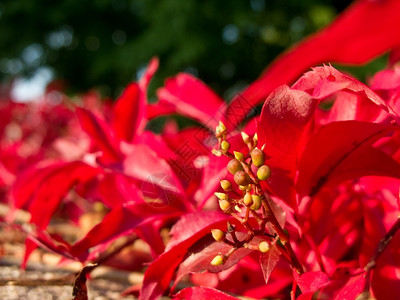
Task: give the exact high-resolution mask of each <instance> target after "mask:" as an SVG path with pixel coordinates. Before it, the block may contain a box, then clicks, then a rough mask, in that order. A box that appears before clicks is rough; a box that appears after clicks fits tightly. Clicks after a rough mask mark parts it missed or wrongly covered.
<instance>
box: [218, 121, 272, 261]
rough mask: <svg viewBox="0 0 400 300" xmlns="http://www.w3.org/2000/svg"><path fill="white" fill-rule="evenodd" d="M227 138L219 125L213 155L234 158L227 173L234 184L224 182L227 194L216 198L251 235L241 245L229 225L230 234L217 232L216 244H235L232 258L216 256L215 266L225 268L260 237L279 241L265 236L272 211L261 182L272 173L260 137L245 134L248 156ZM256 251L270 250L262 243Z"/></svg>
mask: <svg viewBox="0 0 400 300" xmlns="http://www.w3.org/2000/svg"><path fill="white" fill-rule="evenodd" d="M227 134H228V131H227V128H226V126H225V125H224V124H223V123H222V122H219V125H218V126H217V128H216V131H215V136H216V138H217V139H218V148H217V149H214V150H213V153H214V154H215V155H217V156H221V155H224V156H227V157H229V158H230V161H229V163H228V165H227V170H228V172H229V173H230V174H232V175H233V182H232V181H230V180H229V179H222V180H221V188H222V190H223V192H217V193H215V195H216V196H217V198H218V201H219V207H220V208H221V210H222V211H223V212H224V213H227V214H230V215H232V216H233V217H234V218H236V219H237V220H238V221H239V222H240V223H241V224H242V225H243V226H244V228H245V229H246V230H247V232H248V233H247V236H246V238H245V239H243V240H242V241H240V240H239V239H238V238H237V236H236V234H235V230H236V229H235V228H234V226H232V225H231V224H229V223H228V226H227V232H226V233H225V232H224V231H222V230H220V229H213V230H212V236H213V238H214V239H215V240H216V241H222V242H225V243H228V244H231V245H232V250H231V251H229V253H228V254H218V255H217V256H215V257H214V259H213V260H212V261H211V264H212V265H220V264H224V263H225V261H226V259H227V258H228V257H229V255H230V254H232V253H233V252H234V251H235V250H236V249H238V248H240V247H248V248H249V247H254V245H252V246H250V242H251V241H252V239H253V238H254V236H256V235H259V236H269V237H272V238H274V237H275V235H273V234H270V233H267V232H265V224H266V222H267V218H268V213H267V211H269V209H268V204H267V200H266V197H265V195H264V192H263V190H262V188H261V185H260V181H263V180H266V179H268V178H269V176H270V175H271V170H270V168H269V167H268V166H267V165H266V164H265V154H264V152H263V150H264V147H261V148H258V147H257V143H258V137H257V134H255V135H254V136H253V137H252V138H251V137H250V136H249V135H248V134H246V133H245V132H242V133H241V136H242V139H243V142H244V143H245V145H247V148H248V150H246V152H247V153H242V152H240V151H230V150H231V144H230V143H229V142H228V141H227ZM250 214H251V215H252V216H253V217H254V218H255V219H256V220H257V221H258V224H259V226H258V228H253V227H252V226H251V225H250V224H249V222H248V221H249V217H250ZM256 248H257V249H258V250H259V251H260V252H263V253H265V252H267V251H268V250H269V243H268V242H267V241H265V240H264V241H261V242H260V243H259V245H258V247H256Z"/></svg>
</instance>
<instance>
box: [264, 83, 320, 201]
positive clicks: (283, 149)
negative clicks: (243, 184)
mask: <svg viewBox="0 0 400 300" xmlns="http://www.w3.org/2000/svg"><path fill="white" fill-rule="evenodd" d="M316 105H317V101H316V100H313V99H311V97H310V96H309V95H308V94H307V93H305V92H303V91H297V90H292V89H290V88H289V87H287V86H282V87H280V88H278V89H276V90H275V92H274V93H273V94H271V95H270V97H269V98H268V99H267V100H266V102H265V104H264V106H263V109H262V111H261V116H260V121H259V124H258V128H257V132H258V137H259V145H264V144H265V145H266V146H265V150H264V152H265V154H266V161H265V163H266V164H267V165H269V166H270V167H271V177H270V178H269V179H268V185H269V187H270V188H271V190H272V191H273V192H274V193H275V194H276V195H277V196H279V197H280V198H282V199H284V200H285V201H288V202H289V203H288V204H289V205H291V206H292V207H293V206H294V205H295V203H294V199H293V196H294V191H293V185H294V184H293V181H294V176H295V170H296V161H297V156H298V153H299V151H300V150H301V148H302V146H303V144H304V140H305V138H306V136H307V126H308V124H309V122H310V120H311V119H312V116H313V113H314V110H315V108H316Z"/></svg>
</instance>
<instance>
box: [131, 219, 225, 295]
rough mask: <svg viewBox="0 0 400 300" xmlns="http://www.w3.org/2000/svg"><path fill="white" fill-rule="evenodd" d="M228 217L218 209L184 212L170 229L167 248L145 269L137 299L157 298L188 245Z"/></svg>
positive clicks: (171, 276)
mask: <svg viewBox="0 0 400 300" xmlns="http://www.w3.org/2000/svg"><path fill="white" fill-rule="evenodd" d="M228 220H230V219H229V218H228V217H227V216H226V215H225V214H222V213H220V212H198V213H192V214H187V215H183V216H182V217H181V219H180V220H179V221H178V222H177V223H176V224H175V225H174V227H173V228H172V230H171V234H172V238H171V240H170V242H169V243H168V245H167V248H166V251H165V252H164V253H163V254H162V255H160V256H159V257H158V258H157V259H156V260H155V261H154V262H153V263H152V264H151V265H150V266H149V268H148V269H147V270H146V272H145V276H144V280H143V288H142V290H141V292H140V298H139V299H156V298H158V297H160V296H161V295H162V294H163V293H164V291H165V290H166V289H167V288H168V286H169V284H170V282H171V280H172V278H173V275H174V272H175V269H176V268H177V267H178V265H179V264H180V262H181V261H182V259H183V258H184V256H185V255H186V253H187V251H188V249H189V247H190V246H191V245H193V244H194V243H195V242H197V241H198V240H199V239H200V238H202V237H203V236H205V235H206V234H209V233H210V230H211V228H218V227H215V226H223V224H225V225H226V222H227V221H228Z"/></svg>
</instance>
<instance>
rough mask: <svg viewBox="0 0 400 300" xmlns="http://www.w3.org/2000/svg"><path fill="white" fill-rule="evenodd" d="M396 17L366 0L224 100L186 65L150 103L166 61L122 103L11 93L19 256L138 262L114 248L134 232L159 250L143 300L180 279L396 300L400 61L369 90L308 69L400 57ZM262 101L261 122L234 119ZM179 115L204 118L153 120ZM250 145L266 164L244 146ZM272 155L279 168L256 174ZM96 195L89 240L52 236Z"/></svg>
mask: <svg viewBox="0 0 400 300" xmlns="http://www.w3.org/2000/svg"><path fill="white" fill-rule="evenodd" d="M398 11H400V7H399V2H398V1H396V0H387V1H367V0H364V1H358V2H356V3H355V4H354V5H353V6H351V7H350V8H349V9H348V10H347V11H346V12H344V14H343V15H342V16H341V17H339V18H338V19H337V20H336V21H335V22H334V23H333V24H332V25H331V26H329V27H328V28H326V29H324V30H323V31H321V32H319V33H317V34H316V35H314V36H313V37H310V38H309V39H307V40H306V41H304V42H303V43H300V44H299V45H298V46H296V47H295V48H293V49H292V50H290V51H289V52H287V53H286V54H284V55H283V56H281V58H279V59H278V60H277V61H276V62H275V63H274V64H273V65H272V66H271V67H270V68H269V69H267V70H266V71H265V73H264V74H263V75H262V76H261V77H260V79H258V80H257V81H255V82H254V83H253V84H252V85H250V87H249V88H248V89H247V90H245V91H244V93H243V94H241V95H239V96H238V97H236V98H235V99H234V100H233V101H232V102H231V103H230V104H228V105H227V104H225V103H224V101H223V100H222V99H221V98H220V97H219V96H217V95H216V94H215V93H214V92H213V91H211V90H210V89H209V88H208V87H207V86H206V85H205V84H204V83H202V82H201V81H200V80H199V79H197V78H194V77H193V76H191V75H188V74H184V73H182V74H178V75H177V76H176V77H173V78H170V79H168V80H167V81H166V83H165V86H164V87H161V88H160V89H159V90H158V92H157V95H158V102H157V103H155V104H148V103H147V87H148V84H149V82H150V80H151V78H152V76H153V75H154V73H155V72H156V70H157V68H158V60H157V59H154V60H152V61H151V62H150V64H149V66H148V69H147V71H146V72H145V74H144V76H143V77H142V78H141V79H140V80H139V81H138V82H132V83H130V84H129V85H128V86H127V88H126V89H125V90H124V92H123V93H122V95H121V96H120V97H119V98H118V99H117V100H116V102H115V103H113V104H111V103H108V102H106V103H103V102H101V100H100V98H99V97H98V96H97V95H96V94H93V93H89V94H87V95H84V96H82V101H81V102H80V103H73V104H72V102H71V101H70V100H68V98H67V97H66V96H62V97H61V98H62V101H61V102H60V103H58V104H54V103H53V102H51V97H50V95H47V97H45V100H44V101H42V102H40V103H30V104H15V103H13V102H11V101H4V102H1V103H0V112H1V114H2V118H1V120H0V145H1V148H0V188H1V193H0V197H1V198H0V200H1V201H2V202H8V203H9V205H10V206H11V207H12V208H13V210H16V209H24V210H27V211H28V212H29V213H30V214H31V220H30V223H31V225H32V226H31V227H30V229H29V230H28V229H26V227H23V228H24V229H23V230H25V231H27V232H28V233H29V238H28V239H27V241H26V253H25V260H24V263H25V262H26V261H27V260H28V258H29V255H30V254H31V252H32V251H33V249H35V247H36V246H37V245H39V246H41V247H43V248H45V249H47V250H49V251H53V252H55V253H58V254H60V255H61V256H63V257H64V258H67V259H70V260H77V261H80V262H82V263H85V264H87V263H100V264H102V263H103V264H107V263H108V264H110V265H113V266H117V267H124V268H130V269H131V270H138V269H140V270H142V267H143V266H142V265H138V264H137V263H135V262H136V261H134V257H125V258H124V260H122V261H118V259H116V255H117V252H118V251H116V252H115V253H111V254H110V253H108V252H107V250H109V249H110V248H112V247H111V246H110V245H112V244H113V243H114V242H115V241H116V240H117V239H119V238H121V237H125V238H128V239H127V241H128V242H132V241H134V240H137V239H142V240H143V241H144V242H145V243H147V244H148V245H149V247H150V251H148V252H150V253H147V254H148V256H150V254H151V258H152V261H151V263H150V264H149V265H148V267H147V269H146V271H145V274H144V280H143V285H142V287H141V290H140V299H157V298H159V297H160V296H162V295H163V294H169V295H172V294H174V293H175V292H174V290H175V289H176V288H177V287H178V286H179V285H178V283H179V282H181V281H185V283H186V284H190V285H192V286H190V287H186V288H184V289H182V290H181V291H179V292H178V293H176V294H175V296H174V297H175V299H203V298H205V297H210V298H213V299H236V298H235V297H234V296H236V295H237V296H246V297H253V298H262V297H273V298H285V299H288V298H291V299H295V298H297V299H315V298H317V299H356V298H357V297H358V296H359V295H360V294H361V293H364V295H372V296H373V297H376V298H377V299H387V298H396V297H397V298H398V297H400V289H399V286H400V285H399V275H398V274H399V267H398V266H399V263H400V255H399V251H398V250H397V249H398V248H399V245H400V244H399V243H400V238H399V236H398V235H396V232H397V230H398V229H399V228H398V227H400V226H399V224H400V222H398V213H399V203H400V200H399V199H398V190H399V187H400V182H399V179H400V165H399V164H400V150H399V149H400V132H399V125H400V123H399V117H398V114H399V112H400V76H399V74H400V72H399V67H398V66H391V65H390V66H389V67H388V68H387V69H386V70H383V71H381V72H379V73H377V74H376V75H375V76H374V77H373V78H371V80H370V84H369V86H368V85H366V84H364V83H361V82H359V81H358V80H357V79H355V78H352V77H351V76H349V75H347V74H344V73H342V72H340V71H338V70H336V69H335V68H333V67H332V66H330V65H326V66H320V67H314V68H313V69H312V70H311V71H309V72H307V73H305V74H303V75H301V73H302V72H303V71H305V70H307V69H309V68H310V67H313V66H314V65H315V64H319V63H322V62H327V63H329V62H342V63H363V62H366V61H368V60H370V59H372V58H374V57H375V56H377V55H380V54H382V53H383V52H385V51H390V50H394V54H393V55H392V56H391V59H392V61H391V62H390V63H393V59H394V58H395V57H397V56H396V55H397V54H396V53H398V49H399V46H400V36H399V35H398V33H397V31H398V28H399V26H400V23H399V20H400V18H399V16H398ZM338 44H341V45H345V46H346V47H344V46H343V47H336V45H338ZM299 76H300V78H298V77H299ZM295 79H298V80H297V81H296V82H295V83H294V84H293V85H291V86H288V85H287V84H290V83H291V82H292V81H293V80H295ZM282 84H283V85H282ZM53 92H54V91H52V93H53ZM264 99H266V100H265V101H264V104H263V107H262V111H261V114H260V116H256V117H253V118H252V119H251V120H248V122H246V124H244V125H243V126H242V127H239V126H238V124H241V123H242V122H243V120H245V118H246V116H247V113H248V112H249V110H250V109H252V108H253V105H255V104H258V103H259V102H260V101H261V100H264ZM176 113H178V114H180V115H182V116H184V117H187V118H191V119H193V120H195V121H197V122H199V125H196V126H191V127H188V128H184V129H180V128H178V126H177V125H176V124H175V123H174V120H173V119H172V118H171V119H168V121H167V123H166V125H165V127H164V128H163V130H162V131H161V133H160V134H155V133H153V132H150V131H149V130H147V129H146V125H147V123H148V121H149V120H151V119H153V118H157V117H159V116H161V115H169V114H176ZM219 120H223V121H224V123H223V124H226V126H225V125H223V124H221V123H219ZM214 130H216V132H215V134H213V133H211V131H214ZM241 131H244V132H245V133H246V134H244V132H241ZM256 133H257V136H256V135H255V134H256ZM256 146H257V147H258V148H259V149H258V150H257V151H260V150H261V153H262V154H259V155H261V156H262V157H261V158H260V157H259V159H260V161H262V162H261V163H260V164H258V163H257V164H255V163H253V157H252V155H253V154H251V155H250V154H249V152H250V151H253V150H254V148H255V147H256ZM233 150H234V151H235V152H233ZM212 153H214V154H216V156H214V155H212ZM258 153H260V152H258ZM224 155H225V156H226V157H225V156H224ZM242 155H243V156H242ZM220 156H221V157H220ZM232 159H237V162H238V164H239V168H242V169H241V170H240V172H242V173H241V174H242V175H243V174H244V176H248V178H245V179H246V180H247V181H248V182H250V184H249V185H247V183H243V186H237V185H234V184H232V186H231V187H223V190H221V188H220V180H221V179H225V180H230V182H233V178H235V179H236V181H237V178H236V177H234V176H233V175H232V174H230V173H229V172H228V171H227V169H226V166H227V163H228V162H229V160H232ZM263 164H265V165H267V166H268V167H269V169H268V168H264V169H263V170H264V171H265V170H270V173H271V174H267V175H266V174H261V175H260V174H257V172H258V170H260V169H261V167H260V165H263ZM259 167H260V168H259ZM265 172H266V173H268V172H269V171H265ZM236 174H237V173H236ZM263 179H266V180H263ZM241 185H242V183H241ZM215 192H217V194H216V195H217V197H218V198H219V200H218V201H220V202H218V201H217V200H216V198H215V197H214V196H213V194H214V193H215ZM245 197H247V199H246V201H247V202H245V199H244V198H245ZM257 201H260V202H259V204H260V205H259V206H257V205H256V204H257ZM96 202H101V203H102V205H103V211H102V213H103V214H104V218H103V219H102V220H101V221H100V222H99V223H98V224H97V225H95V226H93V227H92V228H91V229H90V230H89V232H87V233H86V234H85V235H83V236H82V237H80V238H79V240H77V241H74V242H67V241H65V240H64V239H63V237H60V236H58V235H56V234H50V233H49V232H48V231H47V227H48V225H49V224H50V223H51V222H52V220H54V219H55V217H56V216H57V217H58V218H64V220H67V221H70V220H72V221H74V222H76V221H77V220H79V217H80V216H82V215H83V214H85V213H88V212H92V211H93V210H94V208H93V207H94V206H95V205H94V204H95V203H96ZM218 203H219V206H220V208H221V209H222V210H223V212H224V213H222V212H220V211H219V208H218ZM63 208H65V209H63ZM67 208H73V209H71V210H69V209H67ZM12 218H13V214H11V215H10V216H9V217H8V220H7V221H8V222H11V221H12ZM211 230H213V231H211ZM165 231H167V232H168V234H169V236H168V237H167V236H166V234H165ZM166 240H168V242H166ZM119 250H121V249H119ZM105 253H107V259H103V260H102V259H101V257H102V255H104V254H105ZM131 253H136V254H137V255H139V254H140V253H139V252H131ZM114 255H115V257H114ZM148 256H146V255H142V258H143V260H140V262H142V261H146V259H150V258H149V257H148ZM113 258H114V260H113ZM211 262H212V263H211ZM123 264H124V266H123ZM82 282H83V281H82ZM82 289H84V287H82ZM135 290H136V291H137V290H138V288H137V287H135Z"/></svg>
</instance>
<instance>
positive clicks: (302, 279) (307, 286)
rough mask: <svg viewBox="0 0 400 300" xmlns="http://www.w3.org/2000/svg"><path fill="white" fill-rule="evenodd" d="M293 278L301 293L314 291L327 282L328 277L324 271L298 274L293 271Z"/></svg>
mask: <svg viewBox="0 0 400 300" xmlns="http://www.w3.org/2000/svg"><path fill="white" fill-rule="evenodd" d="M294 275H295V280H296V282H297V284H298V286H299V287H300V289H301V291H302V292H303V294H308V293H314V292H316V291H318V290H320V289H321V288H322V287H325V286H327V285H328V283H329V277H328V275H326V274H325V273H324V272H321V271H315V272H306V273H304V274H302V275H301V276H298V275H297V274H296V273H295V272H294Z"/></svg>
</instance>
